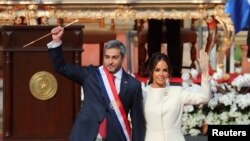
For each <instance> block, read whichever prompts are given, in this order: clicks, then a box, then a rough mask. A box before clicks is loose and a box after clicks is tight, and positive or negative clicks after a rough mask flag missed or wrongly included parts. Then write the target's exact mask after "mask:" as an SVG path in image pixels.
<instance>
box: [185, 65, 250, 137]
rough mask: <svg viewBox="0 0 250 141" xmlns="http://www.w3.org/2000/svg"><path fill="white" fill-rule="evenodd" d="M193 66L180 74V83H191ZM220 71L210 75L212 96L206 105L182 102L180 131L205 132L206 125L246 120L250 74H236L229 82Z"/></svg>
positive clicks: (248, 118) (249, 105) (249, 106)
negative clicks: (183, 105)
mask: <svg viewBox="0 0 250 141" xmlns="http://www.w3.org/2000/svg"><path fill="white" fill-rule="evenodd" d="M194 74H198V73H197V72H196V71H195V70H191V72H187V73H184V74H183V75H182V79H183V83H182V85H183V87H193V86H195V85H194V83H193V82H192V79H193V77H196V76H195V75H194ZM226 80H228V78H226V79H225V74H223V73H221V72H220V71H218V72H216V73H214V74H213V75H212V79H211V88H212V97H211V99H210V101H209V102H208V104H206V105H196V106H193V105H186V106H185V107H184V113H183V117H182V121H183V122H182V131H183V134H184V135H190V136H197V135H205V134H206V131H207V130H206V129H207V125H209V124H211V125H212V124H213V125H232V124H250V74H242V75H241V74H239V75H238V76H237V77H235V78H234V79H233V80H232V82H231V84H229V83H228V82H227V81H226Z"/></svg>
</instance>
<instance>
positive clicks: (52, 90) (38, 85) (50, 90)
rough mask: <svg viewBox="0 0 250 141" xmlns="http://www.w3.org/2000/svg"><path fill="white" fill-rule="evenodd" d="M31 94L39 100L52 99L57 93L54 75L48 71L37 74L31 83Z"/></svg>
mask: <svg viewBox="0 0 250 141" xmlns="http://www.w3.org/2000/svg"><path fill="white" fill-rule="evenodd" d="M29 87H30V92H31V93H32V95H33V96H34V97H35V98H37V99H39V100H48V99H50V98H52V97H53V96H54V95H55V94H56V91H57V81H56V78H55V77H54V75H52V74H51V73H49V72H47V71H40V72H37V73H35V74H34V75H33V76H32V77H31V79H30V83H29Z"/></svg>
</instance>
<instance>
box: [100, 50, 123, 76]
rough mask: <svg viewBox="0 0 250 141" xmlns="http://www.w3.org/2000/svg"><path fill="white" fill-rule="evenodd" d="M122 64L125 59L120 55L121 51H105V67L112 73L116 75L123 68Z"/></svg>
mask: <svg viewBox="0 0 250 141" xmlns="http://www.w3.org/2000/svg"><path fill="white" fill-rule="evenodd" d="M122 62H123V58H122V56H121V54H120V49H118V48H109V49H106V50H105V51H104V56H103V66H105V67H106V68H107V70H108V71H109V72H110V73H112V74H114V73H116V72H117V71H118V70H119V69H120V68H121V67H122Z"/></svg>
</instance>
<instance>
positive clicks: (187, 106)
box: [183, 105, 194, 113]
mask: <svg viewBox="0 0 250 141" xmlns="http://www.w3.org/2000/svg"><path fill="white" fill-rule="evenodd" d="M183 111H184V112H188V113H189V112H193V111H194V106H193V105H185V106H184V108H183Z"/></svg>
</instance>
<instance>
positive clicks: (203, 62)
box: [198, 48, 209, 76]
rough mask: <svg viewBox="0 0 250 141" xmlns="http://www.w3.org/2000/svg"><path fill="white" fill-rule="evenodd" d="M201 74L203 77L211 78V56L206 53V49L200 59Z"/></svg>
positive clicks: (201, 52)
mask: <svg viewBox="0 0 250 141" xmlns="http://www.w3.org/2000/svg"><path fill="white" fill-rule="evenodd" d="M198 61H199V64H200V69H201V73H202V75H203V76H209V56H208V54H207V52H205V49H204V48H203V49H201V50H200V56H199V58H198Z"/></svg>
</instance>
